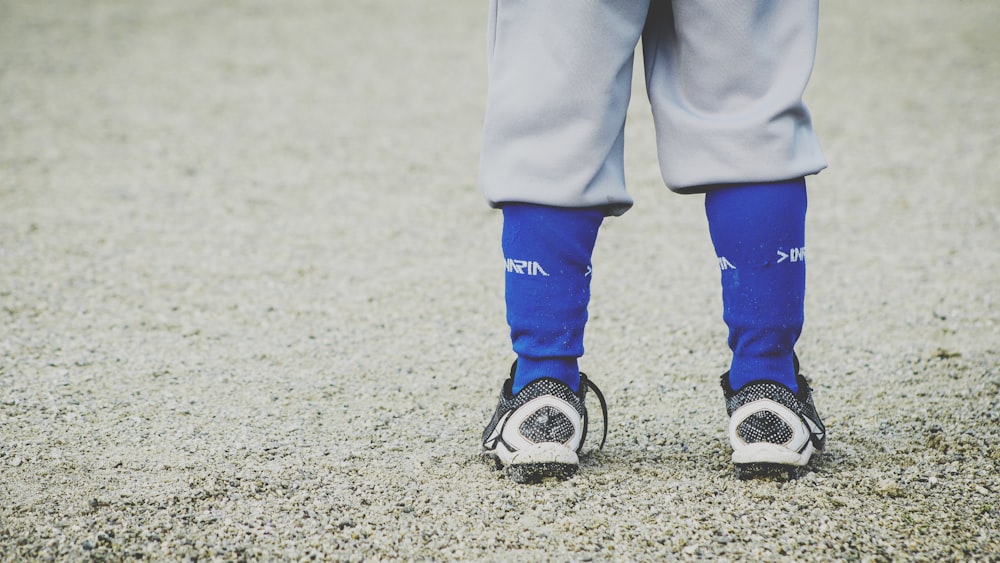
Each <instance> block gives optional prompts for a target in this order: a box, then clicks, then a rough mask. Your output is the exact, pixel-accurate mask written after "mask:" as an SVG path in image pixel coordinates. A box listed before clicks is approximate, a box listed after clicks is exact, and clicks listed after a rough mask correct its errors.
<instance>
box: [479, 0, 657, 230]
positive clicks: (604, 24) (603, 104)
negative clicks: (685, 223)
mask: <svg viewBox="0 0 1000 563" xmlns="http://www.w3.org/2000/svg"><path fill="white" fill-rule="evenodd" d="M648 4H649V0H594V1H590V0H588V1H586V2H580V1H579V0H545V1H544V2H537V1H533V0H502V1H500V0H493V1H492V2H491V12H490V28H489V45H488V63H489V66H488V68H489V93H488V95H487V101H486V120H485V125H484V133H483V148H482V160H481V163H480V183H481V186H482V190H483V193H484V195H485V196H486V198H487V200H488V201H489V202H490V204H491V205H493V206H501V205H502V204H504V203H509V202H521V203H536V204H540V205H548V206H557V207H598V206H603V207H606V208H607V210H608V212H609V213H612V214H616V215H617V214H620V213H623V212H624V211H625V210H627V209H628V208H629V206H631V204H632V200H631V198H630V197H629V196H628V194H627V193H626V191H625V180H624V167H623V156H622V153H623V142H624V141H623V139H624V137H623V131H624V125H625V114H626V110H627V108H628V102H629V98H630V95H631V82H632V79H631V76H632V61H633V53H634V51H635V46H636V44H637V43H638V40H639V36H640V35H641V33H642V28H643V23H644V21H645V18H646V14H647V11H648Z"/></svg>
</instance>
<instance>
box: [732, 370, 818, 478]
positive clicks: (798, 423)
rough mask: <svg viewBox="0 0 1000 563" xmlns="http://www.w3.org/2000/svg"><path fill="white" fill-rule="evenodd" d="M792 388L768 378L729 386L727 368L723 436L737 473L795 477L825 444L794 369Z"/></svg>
mask: <svg viewBox="0 0 1000 563" xmlns="http://www.w3.org/2000/svg"><path fill="white" fill-rule="evenodd" d="M798 368H799V363H798V359H796V361H795V372H796V376H795V377H796V381H797V383H798V386H799V390H798V393H792V390H791V389H789V388H788V387H787V386H785V385H783V384H781V383H776V382H774V381H754V382H751V383H748V384H746V385H744V386H743V387H742V388H740V390H739V391H733V388H732V386H730V384H729V372H726V373H725V374H723V375H722V390H723V393H724V394H725V397H726V412H728V413H729V417H730V419H729V441H730V443H732V445H733V464H734V465H735V469H736V477H737V478H738V479H748V478H752V477H767V476H772V475H774V476H780V475H781V474H784V475H786V476H788V477H796V476H797V475H798V473H799V471H800V470H801V468H802V467H804V466H805V465H806V464H807V463H809V460H810V459H811V458H812V457H813V455H814V454H816V455H819V454H820V453H821V452H822V451H823V448H824V447H825V446H826V427H825V426H823V422H822V421H821V420H820V418H819V414H818V413H817V412H816V405H815V404H813V396H812V389H811V388H810V387H809V383H808V382H807V381H806V379H805V378H804V377H803V376H802V374H800V373H798V371H799V369H798Z"/></svg>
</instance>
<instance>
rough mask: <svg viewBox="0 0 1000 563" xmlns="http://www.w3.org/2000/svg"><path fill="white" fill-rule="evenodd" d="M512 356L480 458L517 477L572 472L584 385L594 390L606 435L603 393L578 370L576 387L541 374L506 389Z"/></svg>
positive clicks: (580, 435) (581, 434) (525, 479)
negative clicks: (515, 388) (520, 386)
mask: <svg viewBox="0 0 1000 563" xmlns="http://www.w3.org/2000/svg"><path fill="white" fill-rule="evenodd" d="M516 369H517V362H514V366H513V367H511V370H510V377H509V378H507V380H506V381H505V382H504V384H503V389H502V390H501V391H500V402H499V404H498V405H497V410H496V413H495V414H494V415H493V419H492V420H490V423H489V424H488V425H487V426H486V430H485V431H484V432H483V458H484V459H485V460H487V461H488V462H490V463H492V464H493V466H494V467H495V468H497V469H504V470H505V472H506V474H507V477H509V478H510V479H511V480H513V481H515V482H517V483H533V482H538V481H543V480H545V479H550V478H554V479H565V478H568V477H570V476H572V475H573V474H574V473H576V470H577V468H578V467H579V465H580V457H579V454H580V451H581V450H582V449H583V443H584V441H585V440H586V438H587V423H588V417H587V407H586V406H585V405H584V399H585V397H586V395H587V388H588V387H589V388H590V389H593V390H594V394H595V395H597V398H598V400H600V402H601V412H602V413H603V415H604V435H603V436H602V438H601V444H600V446H598V447H599V448H601V447H604V441H605V440H606V439H607V436H608V408H607V404H606V403H605V401H604V395H603V394H601V391H600V390H599V389H598V388H597V386H596V385H594V384H593V383H592V382H591V381H590V380H589V379H587V376H586V375H584V374H582V373H581V374H580V388H579V391H577V392H576V393H574V392H573V390H572V389H570V387H569V386H568V385H566V384H565V383H563V382H561V381H558V380H555V379H548V378H542V379H538V380H536V381H532V382H531V383H529V384H528V385H527V386H525V387H524V389H521V390H520V391H519V392H518V393H517V394H516V395H515V394H513V393H512V392H511V390H512V386H513V384H514V372H515V370H516Z"/></svg>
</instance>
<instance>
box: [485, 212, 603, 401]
mask: <svg viewBox="0 0 1000 563" xmlns="http://www.w3.org/2000/svg"><path fill="white" fill-rule="evenodd" d="M503 219H504V220H503V237H502V244H503V253H504V259H505V261H506V268H507V274H506V283H505V289H506V300H507V323H508V324H509V325H510V337H511V342H512V343H513V347H514V352H516V353H517V358H518V363H517V370H516V373H515V375H514V392H515V393H516V392H518V391H520V390H521V389H522V388H523V387H524V386H525V385H527V384H528V383H530V382H532V381H534V380H536V379H539V378H542V377H551V378H555V379H558V380H560V381H563V382H565V383H566V384H567V385H569V386H570V387H571V388H573V390H576V389H577V388H578V387H579V385H580V371H579V367H578V365H577V359H578V358H579V357H580V356H582V355H583V331H584V325H586V323H587V304H588V303H589V302H590V279H591V278H590V275H591V264H590V259H591V255H592V254H593V251H594V244H595V242H596V240H597V230H598V228H599V227H600V225H601V222H602V221H603V219H604V211H603V210H602V209H600V208H561V207H549V206H542V205H532V204H508V205H505V206H504V207H503Z"/></svg>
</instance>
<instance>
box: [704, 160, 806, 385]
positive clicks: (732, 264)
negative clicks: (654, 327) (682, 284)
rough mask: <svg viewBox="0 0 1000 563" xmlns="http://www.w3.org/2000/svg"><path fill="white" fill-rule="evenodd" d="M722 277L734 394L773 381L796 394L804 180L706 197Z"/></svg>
mask: <svg viewBox="0 0 1000 563" xmlns="http://www.w3.org/2000/svg"><path fill="white" fill-rule="evenodd" d="M705 211H706V213H707V215H708V225H709V231H710V232H711V235H712V243H713V244H714V245H715V251H716V254H717V255H718V259H719V267H720V269H721V270H722V301H723V319H724V320H725V322H726V324H727V325H728V326H729V347H730V348H731V349H732V351H733V360H732V365H731V368H730V374H729V380H730V383H731V384H732V386H733V389H739V388H740V387H742V386H743V385H745V384H746V383H749V382H751V381H758V380H764V379H766V380H771V381H777V382H779V383H783V384H785V385H787V386H789V387H790V388H791V389H792V390H793V391H795V390H797V385H796V383H795V368H794V367H793V360H792V357H793V353H794V347H795V342H796V341H797V340H798V338H799V334H800V333H801V331H802V322H803V316H804V313H803V303H804V299H805V284H806V267H805V217H806V185H805V180H804V179H801V178H800V179H797V180H791V181H786V182H775V183H768V184H746V185H738V186H725V187H720V188H716V189H713V190H710V191H709V192H708V193H707V194H706V195H705Z"/></svg>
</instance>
